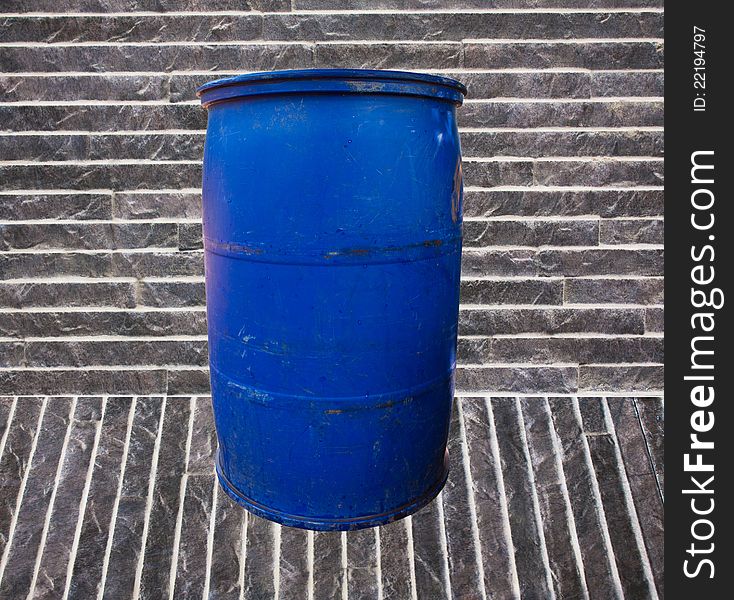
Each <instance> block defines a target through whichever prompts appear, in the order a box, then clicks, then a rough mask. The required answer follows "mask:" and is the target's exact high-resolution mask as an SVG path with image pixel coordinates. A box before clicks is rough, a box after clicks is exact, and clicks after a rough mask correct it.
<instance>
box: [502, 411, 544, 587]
mask: <svg viewBox="0 0 734 600" xmlns="http://www.w3.org/2000/svg"><path fill="white" fill-rule="evenodd" d="M491 402H492V413H493V415H494V428H495V430H496V432H497V444H498V446H499V454H500V460H501V468H502V472H503V480H504V484H505V493H506V496H507V512H508V515H509V522H510V530H511V532H512V542H513V547H514V551H515V564H516V566H517V576H518V580H519V582H520V593H521V594H522V595H523V596H527V597H535V598H548V597H550V596H552V595H553V591H552V590H551V589H550V587H549V583H550V581H549V578H548V575H547V573H546V572H545V569H544V568H542V567H541V565H543V564H545V562H546V561H547V560H548V559H547V554H546V549H545V540H544V536H543V531H542V526H541V524H540V523H539V517H540V515H539V514H538V513H537V512H536V510H535V507H534V503H535V499H534V496H535V495H536V494H537V492H536V490H535V489H534V485H533V471H532V465H531V464H530V460H529V456H528V455H527V454H526V453H527V449H526V444H525V442H524V440H523V437H524V431H523V421H522V413H521V412H520V403H519V401H518V400H517V399H515V398H493V399H492V400H491Z"/></svg>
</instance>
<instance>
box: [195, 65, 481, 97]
mask: <svg viewBox="0 0 734 600" xmlns="http://www.w3.org/2000/svg"><path fill="white" fill-rule="evenodd" d="M354 79H359V80H366V81H385V80H388V81H393V82H403V83H407V84H410V83H418V84H421V83H422V84H430V85H440V86H443V87H448V88H451V89H452V90H455V91H458V92H459V93H461V94H462V95H464V96H466V94H467V89H466V86H465V85H464V84H463V83H461V82H460V81H457V80H455V79H451V78H450V77H443V76H441V75H433V74H429V73H415V72H412V71H392V70H382V69H289V70H283V71H263V72H257V73H243V74H241V75H235V76H233V77H225V78H223V79H217V80H215V81H210V82H208V83H205V84H204V85H201V86H199V87H198V88H197V90H196V95H197V96H198V97H199V98H202V103H204V98H203V95H204V94H205V93H207V92H210V91H212V90H215V89H219V88H223V87H229V86H237V85H241V84H251V83H260V82H263V83H273V82H290V81H292V82H297V81H303V80H354ZM294 91H297V90H295V89H294ZM364 92H365V93H370V90H368V89H366V90H364Z"/></svg>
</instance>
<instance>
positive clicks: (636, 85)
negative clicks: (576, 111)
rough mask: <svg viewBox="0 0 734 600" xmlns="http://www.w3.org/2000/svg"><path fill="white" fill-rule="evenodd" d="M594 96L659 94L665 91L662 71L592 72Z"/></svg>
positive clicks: (659, 95)
mask: <svg viewBox="0 0 734 600" xmlns="http://www.w3.org/2000/svg"><path fill="white" fill-rule="evenodd" d="M590 77H591V95H592V96H603V97H604V96H609V97H620V96H633V97H634V96H658V97H662V96H663V93H664V85H663V81H664V76H663V72H662V71H640V72H626V71H602V72H596V73H594V72H592V73H591V74H590Z"/></svg>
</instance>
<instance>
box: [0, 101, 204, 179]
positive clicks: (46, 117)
mask: <svg viewBox="0 0 734 600" xmlns="http://www.w3.org/2000/svg"><path fill="white" fill-rule="evenodd" d="M160 129H192V130H202V129H206V111H205V110H203V109H202V108H201V107H200V106H195V105H183V104H179V105H175V104H172V105H170V106H165V105H163V106H161V105H154V106H147V105H140V104H138V105H104V104H97V105H86V106H3V105H2V104H0V131H79V130H84V131H122V130H125V131H129V130H146V131H147V130H160ZM102 189H106V188H102Z"/></svg>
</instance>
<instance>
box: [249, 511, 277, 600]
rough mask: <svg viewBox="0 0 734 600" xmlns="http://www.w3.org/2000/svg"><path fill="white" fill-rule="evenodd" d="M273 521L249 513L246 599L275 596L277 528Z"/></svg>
mask: <svg viewBox="0 0 734 600" xmlns="http://www.w3.org/2000/svg"><path fill="white" fill-rule="evenodd" d="M277 527H279V525H276V524H275V523H272V522H271V521H266V520H265V519H261V518H260V517H256V516H255V515H253V514H252V513H250V514H248V515H247V542H246V548H245V589H244V594H243V595H242V596H241V597H242V598H244V600H266V598H272V597H273V596H274V585H273V572H274V571H273V569H274V567H275V554H274V547H273V541H274V539H275V529H276V528H277Z"/></svg>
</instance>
